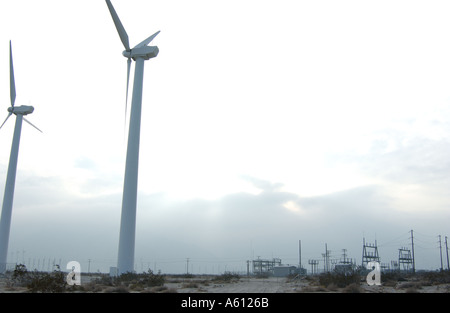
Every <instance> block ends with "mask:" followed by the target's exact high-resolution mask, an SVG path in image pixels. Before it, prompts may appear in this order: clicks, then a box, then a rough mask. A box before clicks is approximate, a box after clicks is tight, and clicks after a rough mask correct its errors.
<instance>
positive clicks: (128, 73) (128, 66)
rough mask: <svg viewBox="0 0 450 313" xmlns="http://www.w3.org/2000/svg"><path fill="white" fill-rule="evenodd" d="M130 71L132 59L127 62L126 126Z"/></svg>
mask: <svg viewBox="0 0 450 313" xmlns="http://www.w3.org/2000/svg"><path fill="white" fill-rule="evenodd" d="M130 69H131V58H128V61H127V95H126V98H125V125H126V124H127V106H128V87H129V85H130Z"/></svg>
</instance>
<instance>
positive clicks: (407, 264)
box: [398, 248, 413, 272]
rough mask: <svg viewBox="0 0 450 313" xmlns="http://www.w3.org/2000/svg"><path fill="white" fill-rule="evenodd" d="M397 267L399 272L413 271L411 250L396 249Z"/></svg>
mask: <svg viewBox="0 0 450 313" xmlns="http://www.w3.org/2000/svg"><path fill="white" fill-rule="evenodd" d="M398 266H399V269H400V270H402V269H403V271H406V272H409V271H410V270H412V269H413V258H412V255H411V250H409V249H407V248H400V249H398ZM402 267H403V268H402Z"/></svg>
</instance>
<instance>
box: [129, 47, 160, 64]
mask: <svg viewBox="0 0 450 313" xmlns="http://www.w3.org/2000/svg"><path fill="white" fill-rule="evenodd" d="M158 53H159V49H158V47H156V46H150V47H149V46H144V47H139V48H134V49H131V50H125V51H124V52H122V55H123V56H124V57H126V58H128V59H129V58H132V59H133V60H135V61H136V58H138V57H139V58H143V59H145V60H149V59H151V58H154V57H156V56H157V55H158Z"/></svg>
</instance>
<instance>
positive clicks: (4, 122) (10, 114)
mask: <svg viewBox="0 0 450 313" xmlns="http://www.w3.org/2000/svg"><path fill="white" fill-rule="evenodd" d="M11 115H12V113H9V114H8V116H7V117H6V120H5V121H4V122H3V124H2V126H0V128H2V127H3V125H5V123H6V121H7V120H8V118H9V117H10V116H11Z"/></svg>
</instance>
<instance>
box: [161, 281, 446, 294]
mask: <svg viewBox="0 0 450 313" xmlns="http://www.w3.org/2000/svg"><path fill="white" fill-rule="evenodd" d="M165 286H167V287H168V288H169V289H172V290H176V291H177V292H178V293H201V292H203V293H316V292H318V293H321V292H327V293H343V292H345V293H346V292H361V293H407V292H417V293H450V284H435V285H433V284H432V285H428V283H424V282H420V281H406V282H398V283H395V284H394V283H389V284H386V285H381V286H369V285H368V284H366V283H364V282H361V283H360V285H359V288H358V287H356V288H355V287H354V286H351V287H346V288H338V287H335V286H327V287H323V286H320V285H319V284H318V282H317V281H316V280H314V279H313V280H305V279H297V280H289V279H286V278H276V277H270V278H241V279H240V280H239V281H234V282H229V283H214V282H213V281H210V282H208V281H206V282H205V280H201V279H190V280H188V279H186V280H185V281H181V282H180V281H176V282H171V281H170V279H168V282H167V283H166V284H165Z"/></svg>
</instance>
